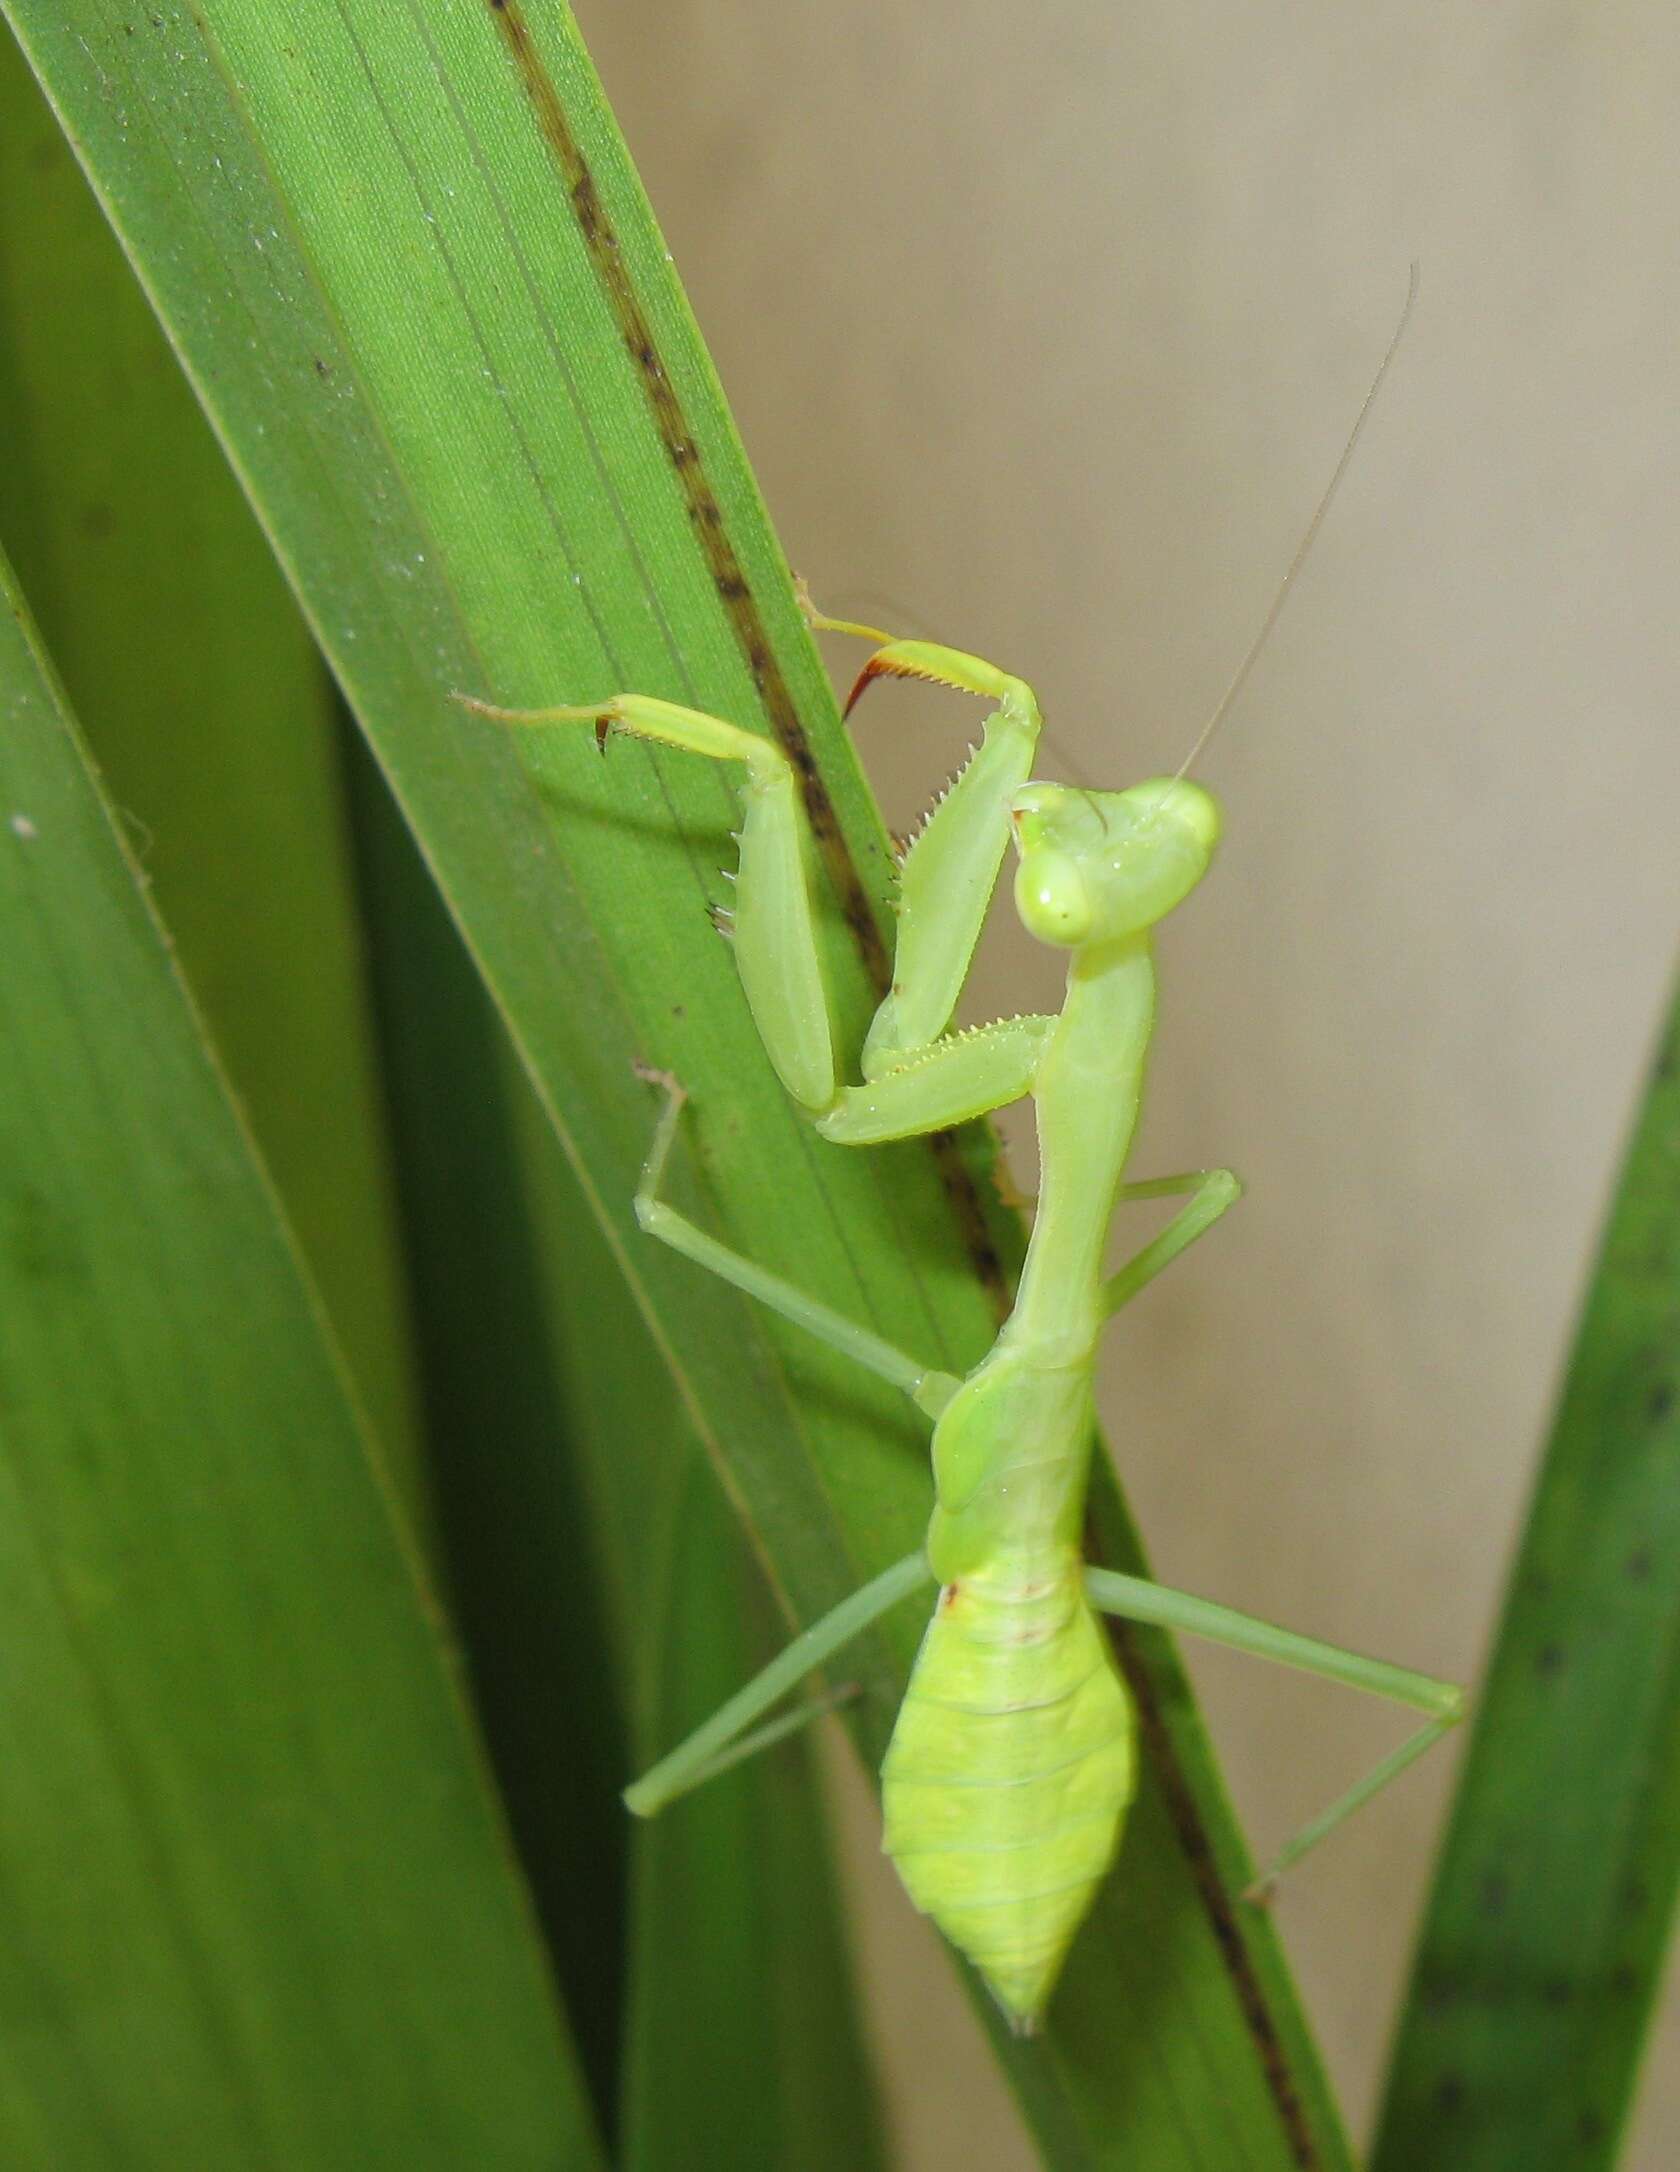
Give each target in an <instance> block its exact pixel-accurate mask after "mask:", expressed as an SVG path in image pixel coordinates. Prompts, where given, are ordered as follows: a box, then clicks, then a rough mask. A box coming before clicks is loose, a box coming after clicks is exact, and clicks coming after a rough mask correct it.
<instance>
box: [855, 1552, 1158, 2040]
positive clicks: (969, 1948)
mask: <svg viewBox="0 0 1680 2172" xmlns="http://www.w3.org/2000/svg"><path fill="white" fill-rule="evenodd" d="M1134 1732H1135V1731H1134V1726H1133V1720H1132V1711H1131V1704H1130V1700H1129V1698H1128V1696H1127V1694H1126V1691H1125V1688H1124V1686H1123V1684H1122V1683H1121V1681H1120V1678H1119V1675H1118V1674H1117V1672H1116V1671H1115V1667H1114V1661H1113V1657H1112V1655H1111V1652H1110V1650H1109V1645H1108V1641H1107V1639H1106V1638H1105V1637H1104V1635H1103V1634H1102V1632H1101V1630H1100V1628H1099V1627H1098V1625H1097V1622H1096V1620H1095V1618H1094V1616H1093V1615H1092V1612H1091V1609H1090V1607H1089V1605H1088V1604H1087V1602H1086V1599H1085V1595H1084V1588H1083V1584H1082V1581H1081V1569H1080V1563H1079V1561H1078V1558H1077V1557H1076V1556H1075V1555H1073V1554H1071V1553H1069V1554H1064V1555H1062V1556H1061V1557H1060V1558H1059V1559H1055V1560H1051V1561H1046V1560H1045V1558H1044V1557H1043V1556H1040V1557H1039V1559H1038V1561H1036V1562H1031V1563H1027V1564H1022V1565H1020V1566H1017V1567H1015V1568H1013V1569H1012V1568H1011V1567H1010V1566H1009V1565H1007V1564H1005V1563H999V1564H998V1565H997V1566H996V1567H995V1568H994V1569H993V1570H991V1571H989V1572H988V1573H987V1574H985V1575H982V1576H976V1577H973V1578H968V1579H964V1580H961V1581H959V1582H956V1583H953V1584H949V1585H947V1586H946V1587H945V1588H944V1590H942V1592H941V1593H940V1597H939V1603H938V1606H937V1608H936V1610H935V1613H934V1617H933V1620H932V1622H931V1623H930V1624H929V1626H928V1631H927V1635H926V1637H925V1638H924V1639H923V1642H922V1648H921V1651H920V1654H919V1655H918V1657H917V1660H916V1666H915V1670H914V1672H913V1674H912V1676H911V1679H910V1686H909V1689H908V1691H907V1692H906V1695H905V1699H904V1704H903V1707H902V1709H901V1710H900V1712H899V1717H898V1724H897V1726H896V1727H895V1728H894V1730H893V1738H892V1742H891V1745H890V1747H889V1748H888V1751H887V1756H886V1762H885V1764H884V1766H883V1767H882V1779H883V1788H884V1801H885V1833H884V1837H883V1842H882V1845H883V1847H884V1848H885V1850H886V1852H887V1854H888V1855H890V1856H891V1857H892V1858H893V1860H894V1862H895V1863H896V1864H897V1866H898V1871H899V1875H900V1877H901V1878H902V1879H903V1881H904V1884H905V1886H906V1888H907V1890H908V1891H909V1894H910V1897H911V1899H912V1900H913V1901H914V1902H915V1904H916V1906H917V1907H918V1908H919V1909H921V1910H922V1912H923V1914H925V1915H929V1916H931V1917H932V1918H933V1920H934V1921H935V1923H937V1924H938V1926H939V1928H940V1929H941V1930H942V1931H943V1932H944V1933H945V1935H946V1937H947V1938H949V1939H950V1940H951V1942H952V1943H953V1945H955V1946H957V1947H958V1948H960V1950H961V1951H962V1952H963V1953H965V1954H966V1955H967V1956H968V1958H969V1959H970V1960H971V1961H972V1962H973V1963H974V1965H975V1966H976V1967H977V1968H978V1969H979V1970H980V1971H981V1973H982V1974H983V1975H984V1976H985V1978H986V1980H987V1982H988V1983H989V1984H990V1986H991V1988H992V1990H993V1992H994V1993H995V1994H996V1996H997V1998H998V2000H999V2002H1000V2003H1001V2004H1002V2006H1003V2007H1004V2009H1005V2011H1006V2012H1007V2013H1008V2014H1009V2016H1010V2019H1011V2022H1012V2023H1013V2025H1014V2026H1015V2027H1016V2029H1017V2030H1019V2031H1021V2032H1022V2033H1030V2032H1031V2031H1032V2029H1033V2028H1034V2027H1035V2026H1036V2024H1037V2021H1038V2017H1039V2015H1040V2014H1041V2013H1042V2011H1043V2008H1044V2004H1045V2001H1046V2000H1047V1999H1048V1997H1049V1995H1050V1992H1051V1989H1052V1988H1053V1986H1054V1984H1055V1980H1056V1976H1057V1974H1058V1972H1059V1971H1060V1968H1061V1965H1062V1962H1063V1960H1064V1959H1065V1957H1066V1954H1067V1950H1068V1947H1069V1945H1070V1944H1071V1943H1072V1940H1073V1936H1074V1933H1075V1932H1076V1931H1077V1929H1078V1928H1079V1925H1080V1923H1081V1921H1082V1920H1083V1918H1084V1916H1085V1914H1086V1911H1087V1910H1088V1908H1089V1907H1090V1904H1091V1900H1092V1896H1093V1895H1094V1893H1095V1891H1096V1888H1097V1886H1098V1884H1099V1883H1100V1881H1101V1879H1102V1877H1103V1875H1104V1873H1105V1872H1106V1871H1107V1869H1108V1867H1109V1864H1110V1863H1111V1862H1112V1860H1113V1857H1114V1851H1115V1848H1116V1846H1117V1845H1118V1843H1119V1838H1120V1827H1121V1821H1122V1819H1123V1817H1124V1815H1125V1811H1126V1805H1127V1804H1128V1802H1129V1801H1130V1800H1131V1795H1132V1788H1133V1782H1134V1776H1135V1767H1136V1756H1135V1744H1134Z"/></svg>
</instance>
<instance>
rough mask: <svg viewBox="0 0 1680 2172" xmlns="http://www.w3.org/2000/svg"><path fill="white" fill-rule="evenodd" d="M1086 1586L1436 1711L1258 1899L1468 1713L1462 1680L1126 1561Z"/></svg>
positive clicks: (1262, 1881)
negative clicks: (1173, 1582)
mask: <svg viewBox="0 0 1680 2172" xmlns="http://www.w3.org/2000/svg"><path fill="white" fill-rule="evenodd" d="M1085 1589H1086V1592H1087V1594H1088V1596H1089V1598H1090V1601H1091V1604H1092V1605H1093V1606H1094V1607H1096V1608H1097V1609H1098V1611H1099V1612H1100V1613H1104V1614H1117V1615H1119V1616H1120V1617H1121V1618H1122V1619H1123V1620H1125V1621H1142V1622H1154V1623H1158V1624H1159V1625H1160V1627H1162V1628H1164V1629H1177V1630H1181V1631H1182V1632H1183V1633H1184V1634H1185V1635H1186V1636H1196V1637H1206V1638H1207V1639H1208V1640H1209V1642H1210V1643H1214V1644H1224V1645H1227V1646H1229V1647H1230V1649H1231V1650H1233V1651H1238V1652H1251V1653H1252V1654H1253V1655H1254V1656H1255V1657H1256V1658H1257V1659H1274V1660H1276V1661H1278V1663H1279V1664H1280V1665H1282V1666H1286V1667H1299V1668H1300V1669H1301V1670H1302V1671H1303V1672H1304V1673H1307V1674H1316V1675H1321V1676H1322V1677H1323V1678H1324V1679H1325V1680H1326V1681H1329V1682H1340V1683H1342V1684H1344V1685H1345V1686H1346V1687H1347V1688H1349V1689H1362V1690H1366V1691H1368V1692H1369V1693H1370V1695H1372V1696H1374V1697H1386V1698H1387V1699H1388V1700H1389V1701H1390V1702H1391V1703H1393V1704H1403V1705H1406V1706H1409V1707H1410V1709H1411V1710H1412V1711H1414V1712H1424V1713H1427V1714H1428V1724H1427V1725H1426V1726H1424V1727H1421V1728H1419V1730H1418V1731H1417V1733H1416V1734H1415V1735H1413V1736H1411V1737H1410V1738H1409V1740H1407V1741H1405V1742H1403V1743H1402V1744H1401V1745H1400V1747H1399V1749H1397V1750H1394V1751H1391V1752H1390V1754H1389V1755H1388V1756H1387V1757H1385V1758H1384V1759H1383V1760H1382V1762H1381V1764H1379V1765H1378V1766H1376V1767H1375V1769H1374V1770H1373V1771H1371V1772H1369V1773H1367V1774H1366V1775H1365V1777H1364V1779H1362V1780H1359V1781H1357V1782H1356V1783H1355V1784H1354V1786H1352V1787H1350V1788H1349V1789H1348V1791H1347V1793H1346V1794H1345V1795H1342V1796H1339V1797H1338V1798H1337V1800H1336V1801H1335V1802H1333V1803H1332V1804H1331V1805H1330V1807H1329V1809H1328V1810H1324V1811H1321V1812H1320V1813H1319V1815H1318V1816H1317V1817H1315V1818H1314V1819H1312V1820H1311V1822H1310V1823H1308V1824H1306V1825H1304V1826H1303V1827H1302V1828H1301V1830H1300V1831H1299V1832H1298V1833H1296V1834H1295V1836H1294V1838H1293V1839H1291V1840H1290V1841H1288V1842H1287V1843H1286V1845H1285V1846H1284V1847H1283V1848H1282V1849H1281V1850H1280V1851H1279V1853H1278V1855H1277V1858H1276V1860H1275V1861H1274V1862H1273V1863H1272V1864H1271V1865H1270V1867H1269V1868H1268V1869H1267V1870H1266V1871H1265V1872H1263V1873H1262V1875H1261V1876H1260V1877H1259V1878H1257V1879H1256V1880H1255V1881H1254V1884H1253V1885H1252V1886H1251V1887H1250V1888H1249V1897H1250V1898H1251V1899H1263V1898H1264V1897H1265V1896H1266V1895H1267V1894H1268V1893H1269V1892H1270V1890H1271V1888H1272V1887H1273V1886H1274V1885H1275V1884H1276V1882H1277V1880H1278V1879H1279V1878H1280V1877H1281V1876H1282V1874H1283V1872H1284V1871H1285V1870H1287V1869H1288V1867H1289V1866H1290V1864H1291V1863H1296V1862H1299V1861H1300V1859H1301V1857H1302V1856H1303V1855H1305V1854H1306V1852H1307V1850H1308V1849H1309V1848H1313V1847H1316V1846H1317V1845H1318V1843H1319V1841H1321V1840H1322V1839H1323V1838H1324V1837H1325V1835H1326V1834H1327V1833H1330V1832H1333V1831H1334V1830H1335V1828H1336V1827H1337V1826H1338V1825H1340V1824H1341V1822H1342V1820H1343V1819H1344V1818H1346V1817H1349V1816H1351V1814H1352V1813H1353V1812H1354V1811H1355V1810H1357V1809H1359V1808H1360V1806H1361V1805H1362V1804H1364V1803H1367V1802H1369V1801H1370V1799H1371V1797H1372V1796H1373V1795H1375V1794H1376V1793H1377V1792H1378V1791H1379V1790H1380V1789H1382V1788H1384V1787H1386V1786H1387V1785H1388V1783H1389V1781H1390V1780H1392V1779H1393V1778H1394V1777H1395V1775H1396V1774H1397V1773H1401V1772H1404V1771H1405V1769H1406V1767H1407V1766H1408V1765H1409V1764H1411V1763H1412V1762H1413V1761H1414V1759H1416V1758H1419V1757H1421V1756H1422V1755H1423V1753H1424V1751H1425V1750H1427V1749H1429V1748H1431V1747H1432V1746H1433V1745H1434V1744H1435V1743H1437V1742H1439V1741H1440V1739H1441V1737H1442V1736H1443V1735H1444V1734H1446V1733H1448V1732H1449V1731H1450V1730H1451V1729H1452V1728H1454V1727H1456V1726H1457V1725H1458V1723H1459V1721H1460V1720H1461V1719H1462V1718H1463V1717H1464V1692H1463V1690H1461V1689H1460V1688H1459V1687H1458V1686H1457V1684H1456V1683H1453V1682H1442V1681H1438V1680H1437V1679H1436V1678H1435V1677H1434V1676H1433V1675H1429V1674H1415V1673H1413V1672H1412V1670H1411V1669H1410V1668H1408V1667H1396V1666H1392V1665H1390V1663H1389V1662H1388V1661H1387V1660H1385V1659H1366V1658H1364V1657H1363V1656H1362V1655H1361V1654H1360V1653H1358V1652H1349V1651H1344V1650H1343V1649H1342V1648H1341V1646H1340V1645H1337V1644H1323V1643H1321V1642H1320V1641H1319V1640H1318V1639H1317V1638H1316V1637H1304V1636H1300V1635H1298V1634H1297V1633H1296V1631H1294V1630H1293V1629H1279V1628H1277V1627H1275V1626H1274V1624H1272V1623H1271V1622H1265V1621H1257V1620H1256V1619H1255V1618H1254V1616H1253V1615H1252V1614H1239V1613H1237V1612H1236V1610H1235V1609H1234V1608H1232V1607H1228V1606H1219V1605H1217V1604H1216V1603H1215V1602H1214V1601H1213V1600H1211V1599H1197V1598H1193V1597H1192V1596H1191V1595H1190V1594H1189V1593H1188V1592H1184V1591H1173V1590H1171V1589H1170V1588H1169V1587H1168V1586H1167V1585H1165V1584H1156V1583H1152V1582H1151V1581H1150V1580H1149V1579H1148V1578H1147V1577H1142V1576H1126V1575H1124V1574H1122V1573H1121V1572H1120V1571H1119V1570H1118V1569H1087V1570H1086V1572H1085Z"/></svg>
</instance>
